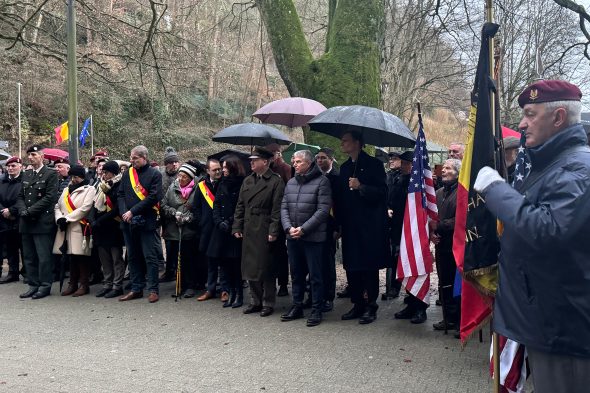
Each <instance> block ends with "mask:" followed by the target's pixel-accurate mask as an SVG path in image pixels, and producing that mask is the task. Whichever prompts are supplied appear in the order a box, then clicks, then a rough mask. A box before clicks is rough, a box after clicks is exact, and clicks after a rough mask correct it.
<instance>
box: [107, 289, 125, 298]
mask: <svg viewBox="0 0 590 393" xmlns="http://www.w3.org/2000/svg"><path fill="white" fill-rule="evenodd" d="M119 296H123V290H122V289H111V290H110V291H108V292H107V293H105V295H104V298H105V299H112V298H114V297H119Z"/></svg>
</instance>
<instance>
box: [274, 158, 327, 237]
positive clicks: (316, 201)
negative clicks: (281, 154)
mask: <svg viewBox="0 0 590 393" xmlns="http://www.w3.org/2000/svg"><path fill="white" fill-rule="evenodd" d="M331 206H332V188H331V186H330V180H328V178H327V177H325V176H323V175H322V172H321V171H320V169H319V168H318V167H317V166H316V165H315V164H312V166H311V167H310V169H309V170H308V171H307V173H305V174H302V175H299V174H296V175H295V177H293V178H291V179H290V180H289V181H288V182H287V185H286V186H285V194H284V195H283V202H282V204H281V222H282V224H283V229H284V230H285V231H287V230H288V229H289V228H291V227H295V228H297V227H301V229H302V230H303V236H302V237H301V240H305V241H309V242H323V241H326V236H327V231H328V218H329V217H330V207H331ZM287 238H290V236H289V235H287Z"/></svg>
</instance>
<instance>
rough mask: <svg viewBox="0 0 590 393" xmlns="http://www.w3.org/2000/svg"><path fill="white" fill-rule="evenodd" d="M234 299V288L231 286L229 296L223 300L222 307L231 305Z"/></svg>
mask: <svg viewBox="0 0 590 393" xmlns="http://www.w3.org/2000/svg"><path fill="white" fill-rule="evenodd" d="M235 301H236V290H235V289H233V288H231V289H230V290H229V297H228V298H227V300H226V301H225V302H223V308H227V307H231V306H232V305H233V304H234V302H235Z"/></svg>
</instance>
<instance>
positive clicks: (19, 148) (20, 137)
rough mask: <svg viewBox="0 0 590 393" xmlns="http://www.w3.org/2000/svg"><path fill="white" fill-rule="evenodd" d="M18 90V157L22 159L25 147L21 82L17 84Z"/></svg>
mask: <svg viewBox="0 0 590 393" xmlns="http://www.w3.org/2000/svg"><path fill="white" fill-rule="evenodd" d="M16 86H17V89H18V154H17V155H16V156H17V157H21V152H22V151H23V146H22V133H21V132H22V130H21V121H20V86H21V84H20V82H17V84H16Z"/></svg>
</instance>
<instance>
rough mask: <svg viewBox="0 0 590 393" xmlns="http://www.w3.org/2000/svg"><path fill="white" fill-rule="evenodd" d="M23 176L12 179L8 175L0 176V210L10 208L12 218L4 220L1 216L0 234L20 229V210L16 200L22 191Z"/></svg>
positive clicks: (0, 215)
mask: <svg viewBox="0 0 590 393" xmlns="http://www.w3.org/2000/svg"><path fill="white" fill-rule="evenodd" d="M22 178H23V177H22V174H20V175H19V176H18V177H16V178H14V179H10V177H9V176H8V173H5V174H4V175H1V176H0V210H4V209H6V208H8V211H9V212H10V215H11V218H8V219H6V218H4V216H2V214H0V232H3V231H11V230H16V229H18V221H19V220H18V209H17V207H16V200H17V199H18V194H20V191H21V189H22V186H23V185H22Z"/></svg>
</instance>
